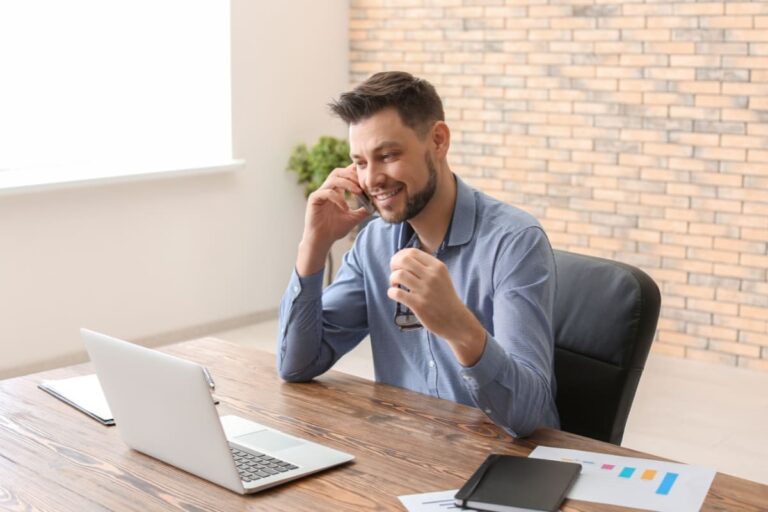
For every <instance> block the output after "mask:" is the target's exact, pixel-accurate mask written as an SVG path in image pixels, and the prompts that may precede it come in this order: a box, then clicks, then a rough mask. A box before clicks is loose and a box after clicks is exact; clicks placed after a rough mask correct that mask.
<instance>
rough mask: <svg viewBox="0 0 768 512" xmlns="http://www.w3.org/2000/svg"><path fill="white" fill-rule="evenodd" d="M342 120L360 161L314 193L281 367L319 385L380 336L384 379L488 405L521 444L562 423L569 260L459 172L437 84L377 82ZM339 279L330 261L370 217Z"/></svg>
mask: <svg viewBox="0 0 768 512" xmlns="http://www.w3.org/2000/svg"><path fill="white" fill-rule="evenodd" d="M331 108H332V110H333V111H334V113H336V114H337V115H338V116H339V117H340V118H341V119H343V120H344V121H345V122H346V123H347V124H348V125H349V142H350V149H351V157H352V161H353V163H352V165H350V166H349V167H346V168H343V169H336V170H334V171H333V172H332V173H331V174H330V176H329V177H328V179H327V180H326V181H325V183H324V184H323V185H322V186H321V187H320V189H318V190H317V191H316V192H314V193H313V194H312V195H310V197H309V200H308V204H307V210H306V216H305V225H304V234H303V237H302V240H301V243H300V244H299V251H298V256H297V258H296V269H295V271H294V273H293V275H292V277H291V281H290V283H289V286H288V290H287V291H286V293H285V295H284V297H283V301H282V304H281V307H280V332H279V339H278V347H277V348H278V351H277V362H278V370H279V372H280V375H281V377H282V378H283V379H285V380H288V381H306V380H310V379H312V378H314V377H316V376H318V375H320V374H322V373H323V372H325V371H326V370H328V369H329V368H331V366H333V364H334V363H335V362H336V361H337V360H338V359H339V358H340V357H341V356H343V355H344V354H346V353H347V352H348V351H350V350H351V349H352V348H354V347H355V346H356V345H357V344H358V343H359V342H360V341H361V340H362V339H363V338H365V336H366V335H368V334H370V337H371V348H372V351H373V362H374V368H375V372H376V380H377V381H378V382H382V383H385V384H391V385H394V386H400V387H404V388H408V389H412V390H414V391H418V392H420V393H424V394H428V395H432V396H436V397H440V398H445V399H449V400H454V401H456V402H460V403H463V404H467V405H472V406H475V407H478V408H480V409H482V410H483V411H484V412H485V413H486V414H487V415H488V416H489V417H490V418H491V420H493V421H494V422H495V423H496V424H498V425H500V426H501V427H503V428H504V429H505V430H506V431H507V432H509V433H510V434H512V435H513V436H524V435H528V434H530V433H531V432H532V431H533V430H534V429H535V428H536V427H539V426H549V427H558V425H559V420H558V415H557V410H556V408H555V403H554V396H555V381H554V376H553V368H552V364H553V363H552V359H553V332H552V310H553V303H554V293H555V264H554V257H553V254H552V249H551V247H550V244H549V241H548V240H547V237H546V235H545V233H544V231H543V230H542V228H541V226H540V225H539V223H538V222H537V221H536V219H534V218H533V217H531V216H530V215H528V214H527V213H525V212H523V211H522V210H519V209H517V208H514V207H512V206H510V205H506V204H504V203H501V202H499V201H496V200H494V199H492V198H490V197H489V196H487V195H485V194H483V193H481V192H479V191H477V190H474V189H472V188H470V187H469V186H467V185H466V184H465V183H464V182H463V181H462V180H461V179H460V178H459V177H457V176H456V175H454V174H453V172H451V169H450V167H449V165H448V157H447V155H448V149H449V147H450V139H451V133H450V130H449V128H448V125H446V123H445V116H444V113H443V106H442V102H441V100H440V97H439V96H438V94H437V92H436V91H435V89H434V87H433V86H432V85H431V84H429V83H428V82H426V81H425V80H422V79H419V78H415V77H413V76H412V75H410V74H408V73H403V72H385V73H378V74H376V75H373V76H372V77H370V78H369V79H368V80H366V81H365V82H363V83H362V84H360V85H359V86H358V87H356V88H355V89H354V90H353V91H351V92H347V93H344V94H342V95H341V97H340V98H339V100H338V101H336V102H334V103H333V104H332V105H331ZM345 193H351V194H356V195H358V196H365V197H368V198H370V201H371V203H372V204H373V207H374V208H375V209H376V211H377V212H378V213H379V218H376V219H374V220H373V221H371V222H370V223H369V224H368V225H367V226H366V227H365V228H364V229H363V230H362V231H361V232H360V233H359V234H358V236H357V238H356V240H355V244H354V247H353V248H352V249H351V250H350V251H349V252H348V253H347V254H346V255H345V257H344V262H343V264H342V266H341V268H340V269H339V272H338V274H337V275H336V279H335V281H334V283H333V284H332V285H331V286H329V287H328V288H326V289H325V290H323V289H322V275H323V270H324V264H325V260H326V256H327V254H328V251H329V250H330V248H331V246H332V245H333V243H334V242H335V241H336V240H338V239H340V238H342V237H344V236H346V235H347V234H348V233H349V232H350V231H351V230H352V229H353V228H354V226H356V225H357V224H359V223H360V222H361V221H362V220H364V219H365V218H366V217H367V216H368V215H369V214H368V212H367V211H366V210H365V209H364V208H358V209H351V208H350V207H349V205H348V203H347V201H346V200H345Z"/></svg>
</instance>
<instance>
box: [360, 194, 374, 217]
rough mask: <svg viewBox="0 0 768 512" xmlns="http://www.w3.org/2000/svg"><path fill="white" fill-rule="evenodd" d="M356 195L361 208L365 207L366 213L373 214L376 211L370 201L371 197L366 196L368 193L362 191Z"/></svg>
mask: <svg viewBox="0 0 768 512" xmlns="http://www.w3.org/2000/svg"><path fill="white" fill-rule="evenodd" d="M357 197H358V200H359V201H360V204H361V205H362V206H363V208H365V209H366V211H367V212H368V213H370V214H371V215H373V214H374V213H376V209H375V208H374V207H373V203H372V202H371V198H369V197H368V194H366V193H365V192H363V193H362V194H360V195H359V196H357Z"/></svg>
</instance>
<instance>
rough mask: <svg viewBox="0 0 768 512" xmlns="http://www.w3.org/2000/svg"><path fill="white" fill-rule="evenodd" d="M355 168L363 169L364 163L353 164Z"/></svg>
mask: <svg viewBox="0 0 768 512" xmlns="http://www.w3.org/2000/svg"><path fill="white" fill-rule="evenodd" d="M355 167H357V168H358V169H365V163H364V162H355Z"/></svg>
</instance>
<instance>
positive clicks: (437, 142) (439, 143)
mask: <svg viewBox="0 0 768 512" xmlns="http://www.w3.org/2000/svg"><path fill="white" fill-rule="evenodd" d="M431 137H432V144H433V145H434V151H435V156H437V157H438V158H445V156H446V155H447V154H448V148H449V147H450V146H451V130H450V129H448V125H447V124H445V121H437V122H436V123H435V124H434V125H433V126H432V133H431Z"/></svg>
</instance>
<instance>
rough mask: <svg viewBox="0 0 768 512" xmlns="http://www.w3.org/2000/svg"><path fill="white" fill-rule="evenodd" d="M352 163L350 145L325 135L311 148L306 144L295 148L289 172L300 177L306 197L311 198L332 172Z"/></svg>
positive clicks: (299, 181)
mask: <svg viewBox="0 0 768 512" xmlns="http://www.w3.org/2000/svg"><path fill="white" fill-rule="evenodd" d="M350 163H351V160H350V159H349V143H348V142H347V141H346V140H343V139H337V138H336V137H331V136H329V135H324V136H322V137H320V139H319V140H318V141H317V143H316V144H315V145H314V146H312V147H311V148H307V145H306V144H299V145H298V146H296V147H295V148H293V152H291V158H290V159H289V160H288V170H289V171H293V172H295V173H296V174H297V175H298V183H299V184H301V185H304V195H305V196H307V197H309V194H311V193H312V192H314V191H315V190H317V189H318V188H320V185H322V184H323V182H324V181H325V179H326V178H327V177H328V175H329V174H330V173H331V171H333V170H334V169H336V168H337V167H346V166H348V165H349V164H350Z"/></svg>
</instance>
